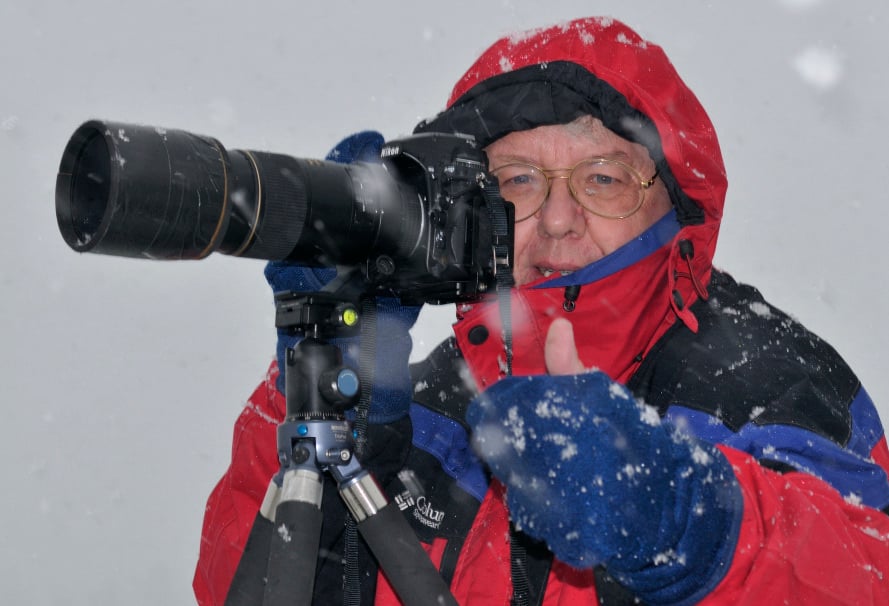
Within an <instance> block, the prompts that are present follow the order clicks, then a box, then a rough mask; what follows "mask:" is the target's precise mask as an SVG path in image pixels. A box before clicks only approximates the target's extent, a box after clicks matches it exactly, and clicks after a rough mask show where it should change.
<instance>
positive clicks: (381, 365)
mask: <svg viewBox="0 0 889 606" xmlns="http://www.w3.org/2000/svg"><path fill="white" fill-rule="evenodd" d="M383 143H384V139H383V135H381V134H380V133H378V132H376V131H362V132H359V133H355V134H354V135H350V136H348V137H346V138H345V139H343V140H342V141H340V142H339V143H338V144H337V146H336V147H334V148H333V149H332V150H331V151H330V153H329V154H328V155H327V157H326V159H327V160H330V161H333V162H340V163H343V164H348V163H350V162H359V161H360V162H379V160H380V150H381V149H382V147H383ZM335 276H336V269H334V268H330V267H306V266H304V265H298V264H296V263H289V262H286V261H270V262H269V263H268V264H266V267H265V277H266V280H268V283H269V285H270V286H271V287H272V290H273V291H274V292H275V293H278V292H283V291H288V290H289V291H293V292H311V291H319V290H321V289H322V288H323V287H324V286H325V285H326V284H327V283H328V282H330V281H331V280H332V279H333V278H334V277H335ZM376 303H377V312H376V351H377V352H384V355H375V356H374V360H375V362H374V384H373V391H372V395H371V408H370V413H369V415H368V422H370V423H390V422H392V421H395V420H397V419H399V418H401V417H403V416H405V415H406V414H407V412H408V408H409V407H410V403H411V395H412V393H413V386H412V383H411V378H410V369H409V367H408V362H409V359H410V353H411V346H412V341H411V336H410V333H409V332H408V331H409V330H410V329H411V327H412V326H413V325H414V323H415V322H416V321H417V316H418V315H419V313H420V307H419V306H405V305H401V303H400V302H399V301H398V300H397V299H395V298H390V297H378V298H377V301H376ZM298 341H299V337H298V336H296V335H293V334H290V332H289V331H288V330H286V329H278V346H277V356H278V368H280V369H282V372H281V374H280V375H279V376H278V382H277V385H276V386H277V388H278V390H279V391H280V392H281V393H284V372H283V369H284V367H285V366H284V355H285V352H286V350H287V348H288V347H293V346H294V345H296V343H297V342H298ZM329 342H330V343H332V344H334V345H337V346H338V347H339V348H340V349H341V350H342V351H343V357H344V359H345V361H346V363H347V364H349V365H350V366H352V367H354V368H356V369H357V368H358V358H359V343H358V337H348V338H336V339H330V340H329Z"/></svg>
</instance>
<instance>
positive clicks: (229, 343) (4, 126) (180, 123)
mask: <svg viewBox="0 0 889 606" xmlns="http://www.w3.org/2000/svg"><path fill="white" fill-rule="evenodd" d="M590 14H605V15H611V16H614V17H617V18H620V19H622V20H624V21H626V22H627V23H629V24H631V25H632V26H634V27H635V28H636V29H638V30H639V31H640V32H641V33H642V34H643V35H644V36H645V37H647V38H649V39H651V40H653V41H655V42H657V43H659V44H661V45H662V46H663V47H664V48H665V50H666V51H667V53H668V54H669V55H670V56H671V57H672V59H673V62H674V63H675V64H676V66H677V69H678V70H679V72H680V74H682V75H683V77H684V78H685V79H686V81H687V82H688V83H689V85H690V86H691V88H692V89H693V90H695V91H696V93H697V94H698V96H699V97H700V99H701V101H702V102H703V104H704V106H705V107H706V108H707V110H708V112H709V113H710V115H711V117H712V119H713V121H714V123H715V124H716V128H717V132H718V133H719V135H720V138H721V141H722V144H723V152H724V155H725V160H726V164H727V168H728V174H729V195H728V203H727V208H726V213H725V220H724V224H723V229H722V235H721V238H720V247H719V252H718V253H717V258H716V263H717V265H719V266H720V267H722V268H724V269H727V270H728V271H730V272H731V273H733V274H734V275H735V276H736V277H737V278H738V279H740V280H742V281H746V282H749V283H752V284H754V285H756V286H758V287H759V288H760V289H761V290H762V291H763V292H764V294H765V295H766V297H767V298H768V299H769V300H771V301H772V302H773V303H775V304H776V305H778V306H779V307H782V308H783V309H785V310H786V311H789V312H790V313H791V314H793V315H795V316H796V317H798V318H800V319H801V320H802V321H803V322H804V323H805V324H806V325H807V326H809V327H810V328H811V329H813V330H814V331H815V332H817V333H819V334H821V335H822V336H824V337H826V338H827V339H828V340H829V341H830V342H831V343H832V344H833V345H834V346H835V347H836V348H837V349H838V350H839V351H840V353H841V354H842V355H843V356H844V357H845V358H846V359H847V360H848V361H849V362H850V363H851V364H852V366H853V367H854V368H855V369H856V371H857V372H858V373H859V375H860V376H861V378H862V380H863V381H864V383H865V385H866V386H867V388H868V389H869V390H870V392H871V393H872V395H873V396H874V399H875V400H876V401H877V404H878V407H879V408H880V410H881V412H882V415H883V418H884V419H887V418H889V373H887V372H886V364H885V362H884V360H885V355H886V354H885V350H886V347H885V345H886V343H887V342H889V321H887V319H886V316H885V310H886V309H887V308H889V284H887V276H886V270H885V261H884V258H885V250H884V248H885V247H884V245H883V243H884V242H885V239H886V238H885V221H886V217H887V210H886V209H887V200H886V193H885V192H886V183H887V176H889V169H887V165H889V160H887V154H886V145H885V143H884V141H885V140H886V139H887V135H889V127H887V118H889V115H887V112H886V110H885V105H886V99H887V85H886V84H885V82H887V81H889V67H887V63H886V61H885V56H886V53H885V37H886V32H887V26H889V4H887V3H886V2H885V0H862V1H858V2H841V1H839V0H821V1H818V0H794V1H791V0H783V1H782V0H748V1H747V2H705V1H700V0H686V1H684V2H681V3H680V2H662V1H659V0H645V1H636V2H632V3H617V2H613V3H608V2H590V1H589V0H586V1H561V2H560V1H553V2H541V1H540V0H534V1H525V0H495V1H492V2H478V1H477V0H472V1H467V0H450V1H448V2H442V3H427V2H417V1H413V2H395V1H392V0H377V1H371V2H360V1H350V2H345V1H344V2H336V1H331V2H293V1H290V2H285V1H262V0H258V1H253V2H248V1H244V2H239V3H235V2H224V1H219V0H215V1H212V2H211V1H210V0H201V1H192V2H189V1H188V0H175V1H173V0H156V1H153V2H147V1H142V2H126V1H122V0H118V1H114V2H112V1H110V0H85V1H83V2H77V3H74V2H71V3H64V2H58V1H53V2H50V1H48V0H5V1H4V2H3V3H2V4H0V32H2V35H0V79H2V83H0V167H2V168H0V171H2V172H0V175H2V191H3V192H4V193H5V196H4V201H3V209H4V211H5V212H6V213H7V214H6V219H5V220H4V221H2V223H0V255H2V256H0V327H2V328H0V330H2V332H0V373H2V374H0V403H2V405H3V413H4V418H3V421H2V423H0V473H2V479H3V480H4V485H5V490H4V497H3V499H2V500H0V520H2V521H0V599H2V601H3V602H4V603H9V604H39V605H44V604H47V605H48V604H57V603H66V604H69V605H72V606H78V605H95V604H117V603H127V604H133V605H140V604H145V605H149V604H150V605H156V604H189V603H192V594H191V587H190V584H191V577H192V574H193V569H194V562H195V559H196V556H197V550H198V544H199V537H200V523H201V519H202V515H203V507H204V501H205V499H206V497H207V494H208V493H209V492H210V490H211V489H212V487H213V485H214V484H215V482H216V480H217V479H218V478H219V476H220V475H221V474H222V472H223V471H224V469H225V467H226V464H227V460H228V454H229V446H230V437H231V427H232V423H233V421H234V419H235V417H236V416H237V414H238V412H239V411H240V409H241V407H242V405H243V403H244V401H245V400H246V398H247V397H248V396H249V394H250V392H251V391H252V389H253V387H254V385H255V384H256V383H257V382H258V381H259V380H260V379H261V378H262V376H263V374H264V371H265V368H266V367H267V365H268V363H269V361H270V360H271V358H272V356H273V353H274V328H273V323H274V318H273V312H274V310H273V306H272V299H271V296H270V294H269V292H268V290H267V288H266V285H265V282H264V280H263V277H262V263H261V262H258V261H245V260H239V259H232V258H225V257H221V256H219V258H211V259H209V260H206V261H202V262H181V263H152V262H144V261H133V260H124V259H117V258H110V257H102V256H99V255H77V254H75V253H73V252H71V251H70V250H69V249H68V248H67V247H66V246H65V244H64V242H63V241H62V239H61V237H60V236H59V233H58V229H57V227H56V220H55V210H54V186H55V176H56V171H57V169H58V165H59V159H60V157H61V152H62V150H63V148H64V145H65V143H66V141H67V139H68V137H69V136H70V135H71V133H72V132H73V131H74V129H75V128H76V127H77V126H78V125H79V124H80V123H81V122H83V121H85V120H87V119H89V118H105V119H113V120H119V121H124V122H141V123H146V124H152V125H158V126H163V127H168V128H174V127H175V128H182V129H186V130H190V131H193V132H196V133H201V134H206V135H211V136H214V137H216V138H218V139H220V140H221V141H222V142H223V144H224V145H225V146H226V147H229V148H249V149H260V150H269V151H276V152H280V153H287V154H290V155H293V156H297V157H321V156H323V155H324V154H325V152H326V151H327V149H328V148H329V147H330V146H331V145H332V144H333V143H335V142H336V141H337V140H339V139H340V138H341V137H342V136H343V135H345V134H348V133H350V132H352V131H355V130H359V129H365V128H376V129H378V130H380V131H382V132H383V133H384V134H385V135H386V136H387V137H390V138H393V137H397V136H400V135H404V134H407V133H409V132H410V130H411V129H412V127H413V125H414V124H415V123H416V122H417V121H418V120H419V119H421V118H424V117H428V116H431V115H432V114H434V113H435V112H437V111H438V110H439V109H441V108H442V107H443V104H444V102H445V99H446V98H447V96H448V93H449V91H450V88H451V86H452V85H453V83H454V82H455V81H456V79H457V78H458V77H459V76H460V75H461V74H462V72H463V71H464V70H465V69H466V68H467V67H468V66H469V64H470V63H471V61H472V60H473V59H474V58H475V57H476V56H477V55H478V53H479V52H481V51H482V50H483V49H484V48H485V47H486V46H487V45H488V44H489V43H490V42H492V41H493V40H494V39H495V38H496V37H498V36H499V35H501V34H503V33H506V32H508V31H513V30H516V29H524V28H527V27H532V26H538V25H545V24H549V23H551V22H556V21H561V20H564V19H568V18H572V17H579V16H587V15H590ZM433 311H434V313H433V312H430V313H426V314H424V316H423V319H422V321H421V324H420V325H419V326H418V327H417V329H416V331H415V332H416V336H415V342H416V344H417V351H418V354H419V353H421V352H425V351H427V350H428V349H429V348H430V347H432V346H433V345H434V344H435V343H436V342H437V341H438V340H439V339H440V338H442V337H443V336H444V335H445V334H446V333H447V331H448V325H449V322H450V315H451V310H450V309H449V308H444V309H442V308H439V309H437V310H433Z"/></svg>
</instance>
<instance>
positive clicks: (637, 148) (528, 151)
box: [485, 116, 650, 166]
mask: <svg viewBox="0 0 889 606" xmlns="http://www.w3.org/2000/svg"><path fill="white" fill-rule="evenodd" d="M485 151H486V152H487V154H488V157H489V159H490V160H491V163H492V164H493V163H497V164H502V163H503V162H506V161H525V162H531V163H540V164H541V165H542V164H547V165H549V166H552V165H553V163H565V162H571V161H576V160H581V159H583V158H588V157H592V156H604V157H607V158H613V159H617V160H622V161H624V162H628V163H630V164H633V165H635V166H642V165H643V164H644V163H645V162H646V160H648V162H650V160H649V154H648V150H647V149H646V148H645V147H644V146H642V145H639V144H638V143H633V142H632V141H628V140H627V139H624V138H622V137H620V136H618V135H617V134H616V133H614V131H612V130H609V129H608V128H606V127H605V126H604V125H603V124H602V122H601V121H600V120H597V119H595V118H592V117H589V116H587V117H585V118H581V119H579V120H575V121H574V122H570V123H568V124H555V125H550V126H538V127H537V128H533V129H530V130H523V131H516V132H513V133H510V134H508V135H506V136H504V137H501V138H500V139H498V140H497V141H494V142H493V143H491V144H490V145H489V146H488V147H487V148H486V149H485Z"/></svg>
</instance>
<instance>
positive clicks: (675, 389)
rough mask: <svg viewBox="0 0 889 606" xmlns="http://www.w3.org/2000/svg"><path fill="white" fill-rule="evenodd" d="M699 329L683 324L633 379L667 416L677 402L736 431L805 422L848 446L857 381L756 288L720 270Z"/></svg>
mask: <svg viewBox="0 0 889 606" xmlns="http://www.w3.org/2000/svg"><path fill="white" fill-rule="evenodd" d="M709 290H710V298H709V300H708V301H698V302H697V303H696V304H695V306H694V307H693V311H694V313H695V315H696V316H697V318H698V320H699V321H700V329H699V331H698V333H697V334H695V333H693V332H691V331H690V330H689V329H688V328H686V327H685V326H684V325H683V324H681V323H677V324H676V325H675V326H673V327H672V328H671V329H670V330H669V331H668V332H667V333H666V334H665V335H664V336H663V337H662V338H661V340H660V341H659V342H658V343H657V345H656V346H655V348H654V349H653V350H652V351H651V352H650V354H649V355H648V356H647V357H646V359H645V361H644V362H643V363H642V366H641V367H640V368H639V370H638V371H637V372H636V374H635V375H634V376H633V378H632V379H631V380H630V384H629V387H630V389H631V390H632V391H633V393H634V394H636V396H637V397H640V398H642V399H644V400H645V401H646V402H647V403H649V404H651V405H652V406H655V407H657V408H658V409H659V410H660V411H661V414H664V413H665V412H666V410H667V408H668V407H669V406H670V405H673V404H677V405H681V406H686V407H688V408H692V409H696V410H700V411H702V412H706V413H708V414H712V415H714V416H715V417H717V418H718V419H720V420H721V421H722V422H723V423H724V424H725V425H726V426H727V427H729V428H730V429H731V430H732V431H738V430H739V429H740V428H741V427H742V426H743V425H745V424H746V423H748V422H751V421H753V422H754V423H757V424H759V425H770V424H784V425H792V426H796V427H801V428H803V429H806V430H809V431H812V432H814V433H817V434H819V435H821V436H824V437H826V438H829V439H830V440H833V441H834V442H836V443H838V444H840V445H843V446H845V445H846V443H847V442H848V440H849V437H850V434H851V415H850V411H849V405H850V404H851V402H852V399H853V397H854V396H855V393H856V392H857V390H858V388H859V382H858V378H857V377H856V376H855V374H854V373H853V372H852V370H851V369H850V368H849V366H848V365H847V364H846V363H845V361H843V359H842V358H841V357H840V355H839V354H838V353H837V352H836V350H834V349H833V347H831V346H830V345H829V344H827V343H826V342H825V341H823V340H822V339H820V338H819V337H817V336H816V335H814V334H813V333H811V332H809V331H808V330H807V329H806V328H805V327H803V326H802V325H801V324H800V323H799V322H797V321H796V320H794V319H792V318H791V317H789V316H788V315H787V314H785V313H784V312H782V311H781V310H779V309H777V308H775V307H773V306H772V305H770V304H769V303H767V302H766V301H765V300H764V299H763V297H762V295H761V294H760V293H759V291H757V290H756V289H755V288H753V287H751V286H747V285H743V284H738V283H737V282H735V281H734V280H733V279H732V278H731V277H729V276H728V275H727V274H724V273H721V272H717V271H714V272H713V279H712V281H711V283H710V286H709Z"/></svg>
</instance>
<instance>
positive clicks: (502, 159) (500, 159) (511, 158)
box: [488, 150, 633, 169]
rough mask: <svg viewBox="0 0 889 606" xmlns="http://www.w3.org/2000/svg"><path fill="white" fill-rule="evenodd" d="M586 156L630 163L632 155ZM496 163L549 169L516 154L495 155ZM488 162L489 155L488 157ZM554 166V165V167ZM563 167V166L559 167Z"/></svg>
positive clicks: (617, 152) (617, 153) (607, 154)
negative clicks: (519, 164) (529, 165)
mask: <svg viewBox="0 0 889 606" xmlns="http://www.w3.org/2000/svg"><path fill="white" fill-rule="evenodd" d="M587 158H605V159H606V160H620V161H621V162H625V163H627V164H630V163H631V161H632V159H633V158H632V157H631V156H630V154H628V153H627V152H625V151H621V150H613V151H610V152H606V153H601V154H591V155H589V156H587ZM496 159H497V164H499V165H500V166H503V165H505V164H512V163H514V162H518V163H521V164H533V165H534V166H538V167H539V168H546V169H549V168H550V167H548V166H539V164H538V163H537V161H536V160H531V159H530V158H529V157H528V156H520V155H518V154H506V155H502V156H496ZM488 160H489V162H490V157H489V158H488ZM581 161H582V160H581ZM554 168H555V167H554ZM561 168H565V167H561Z"/></svg>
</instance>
